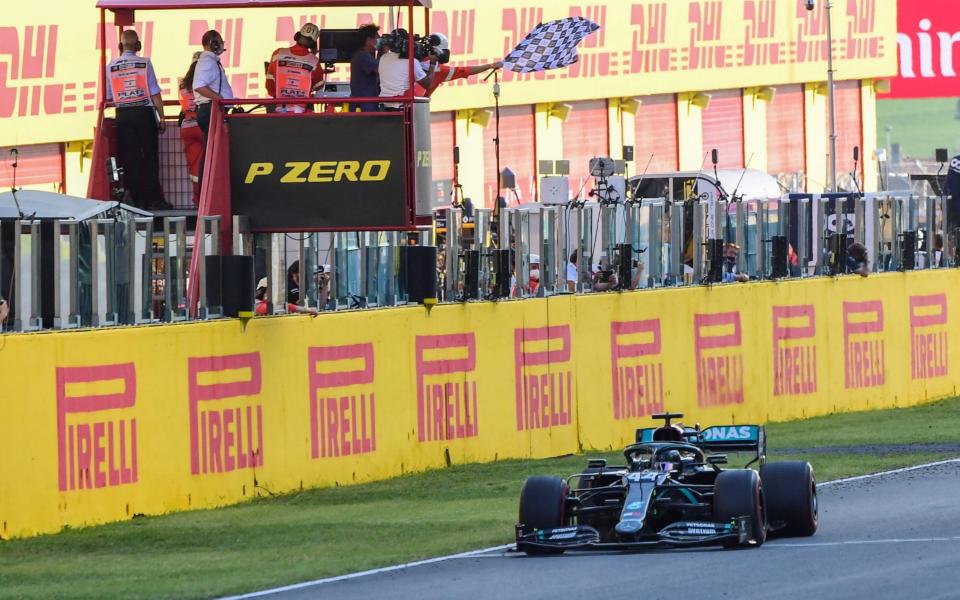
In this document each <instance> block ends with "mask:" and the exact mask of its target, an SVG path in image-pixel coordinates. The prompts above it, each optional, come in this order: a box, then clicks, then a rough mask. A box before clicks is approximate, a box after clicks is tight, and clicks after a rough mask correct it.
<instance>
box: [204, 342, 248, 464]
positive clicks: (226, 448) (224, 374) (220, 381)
mask: <svg viewBox="0 0 960 600" xmlns="http://www.w3.org/2000/svg"><path fill="white" fill-rule="evenodd" d="M187 364H188V367H187V369H188V377H189V379H188V382H189V394H190V398H189V401H190V472H191V473H192V474H194V475H200V474H205V473H228V472H230V471H234V470H237V469H250V468H254V467H262V466H263V406H262V405H261V403H260V401H259V398H258V396H259V394H260V390H261V387H262V381H261V367H260V353H259V352H252V353H249V354H229V355H225V356H205V357H194V358H190V359H189V360H188V363H187Z"/></svg>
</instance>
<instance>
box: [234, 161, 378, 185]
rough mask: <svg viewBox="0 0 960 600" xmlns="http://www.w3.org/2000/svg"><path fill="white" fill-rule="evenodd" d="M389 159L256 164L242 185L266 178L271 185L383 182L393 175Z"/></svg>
mask: <svg viewBox="0 0 960 600" xmlns="http://www.w3.org/2000/svg"><path fill="white" fill-rule="evenodd" d="M392 167H393V161H390V160H367V161H359V160H341V161H334V160H327V161H322V160H321V161H317V162H308V161H305V162H300V161H291V162H285V163H282V164H280V163H272V162H255V163H250V166H249V167H247V175H246V177H244V179H243V182H244V183H245V184H247V185H250V184H252V183H254V182H257V181H258V180H260V179H263V180H265V181H267V182H269V183H278V182H279V183H358V182H371V181H384V180H385V179H386V178H387V176H389V175H390V169H391V168H392Z"/></svg>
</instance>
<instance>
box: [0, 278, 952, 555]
mask: <svg viewBox="0 0 960 600" xmlns="http://www.w3.org/2000/svg"><path fill="white" fill-rule="evenodd" d="M958 290H960V272H957V271H939V272H925V273H911V274H887V275H881V276H876V277H871V278H869V279H866V280H863V279H860V278H858V277H844V278H840V279H835V280H834V279H817V280H808V281H794V282H789V283H756V284H743V285H726V286H718V287H714V288H706V287H697V288H689V289H681V290H658V291H643V292H633V293H623V294H616V293H609V294H598V295H593V296H582V297H573V296H561V297H555V298H550V299H532V300H523V301H511V302H502V303H477V304H467V305H451V306H439V307H437V308H434V309H433V311H432V312H430V313H428V312H426V311H425V310H424V309H423V308H406V309H395V310H381V311H376V312H354V313H345V314H329V315H323V316H321V317H319V318H316V319H310V318H308V317H292V316H291V317H279V318H262V319H255V320H253V321H252V322H250V323H249V324H248V325H247V327H246V330H245V331H244V329H243V328H242V327H241V324H240V323H239V322H238V321H222V322H212V323H197V324H186V325H170V326H155V327H140V328H125V329H113V330H102V331H81V332H69V333H44V334H27V335H8V336H5V337H3V338H2V339H0V343H2V351H0V352H2V353H0V356H2V358H3V360H2V362H0V365H2V366H0V368H2V372H3V374H4V380H5V382H6V385H5V386H4V387H3V392H2V396H0V457H2V458H0V481H3V482H4V484H3V485H2V486H0V522H2V530H0V531H2V535H3V537H5V538H9V537H16V536H27V535H32V534H37V533H42V532H53V531H57V530H59V529H60V528H62V527H63V526H65V525H71V526H78V525H85V524H94V523H103V522H107V521H112V520H119V519H125V518H128V517H131V516H132V515H134V514H138V513H143V514H159V513H165V512H169V511H174V510H182V509H189V508H199V507H210V506H218V505H224V504H229V503H234V502H238V501H242V500H244V499H246V498H251V497H253V496H255V495H258V494H261V493H264V492H266V491H267V490H269V492H272V493H278V492H285V491H291V490H296V489H300V488H302V487H309V486H323V485H333V484H349V483H355V482H360V481H367V480H373V479H382V478H386V477H391V476H394V475H397V474H400V473H404V472H410V471H419V470H423V469H428V468H433V467H442V466H444V465H446V464H448V463H463V462H470V461H490V460H496V459H499V458H507V457H529V456H533V457H543V456H551V455H557V454H563V453H569V452H575V451H577V450H579V449H582V448H588V449H589V448H612V447H617V446H621V445H622V444H624V443H626V442H628V441H630V440H631V439H632V438H633V432H634V429H635V428H637V427H639V426H648V425H650V424H651V422H652V421H651V420H650V418H649V415H650V414H651V413H652V412H654V411H658V410H663V409H669V410H673V411H681V412H684V413H686V414H687V418H688V420H689V421H694V420H696V421H699V422H701V423H704V424H709V423H713V422H729V421H733V422H738V423H739V422H749V421H760V422H764V421H767V420H782V419H789V418H795V417H803V416H812V415H818V414H825V413H829V412H832V411H849V410H856V409H873V408H881V407H888V406H905V405H911V404H916V403H919V402H923V401H927V400H930V399H934V398H939V397H944V396H947V395H950V394H954V393H955V392H956V386H957V372H956V369H953V370H951V367H950V361H949V354H948V348H949V347H956V344H957V342H958V340H957V335H958V329H957V326H956V324H957V323H958V315H957V310H958V306H960V298H958V294H960V292H958Z"/></svg>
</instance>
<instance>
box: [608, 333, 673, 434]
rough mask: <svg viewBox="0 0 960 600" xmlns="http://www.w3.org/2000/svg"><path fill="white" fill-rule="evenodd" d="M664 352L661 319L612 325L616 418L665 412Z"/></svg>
mask: <svg viewBox="0 0 960 600" xmlns="http://www.w3.org/2000/svg"><path fill="white" fill-rule="evenodd" d="M662 350H663V344H662V337H661V331H660V319H648V320H645V321H614V322H613V323H611V324H610V356H611V375H612V377H613V418H614V419H616V420H620V419H637V418H640V417H646V416H649V415H651V414H653V413H657V412H663V356H662V355H661V352H662Z"/></svg>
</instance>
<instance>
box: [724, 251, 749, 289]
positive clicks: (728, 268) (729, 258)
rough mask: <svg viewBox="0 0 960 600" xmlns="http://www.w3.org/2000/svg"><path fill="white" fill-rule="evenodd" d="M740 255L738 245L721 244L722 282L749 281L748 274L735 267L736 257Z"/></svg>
mask: <svg viewBox="0 0 960 600" xmlns="http://www.w3.org/2000/svg"><path fill="white" fill-rule="evenodd" d="M739 256H740V246H738V245H736V244H731V243H729V242H728V243H726V244H724V245H723V282H724V283H733V282H735V281H739V282H744V281H750V276H749V275H747V274H745V273H741V272H740V271H739V270H738V269H737V258H739Z"/></svg>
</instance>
